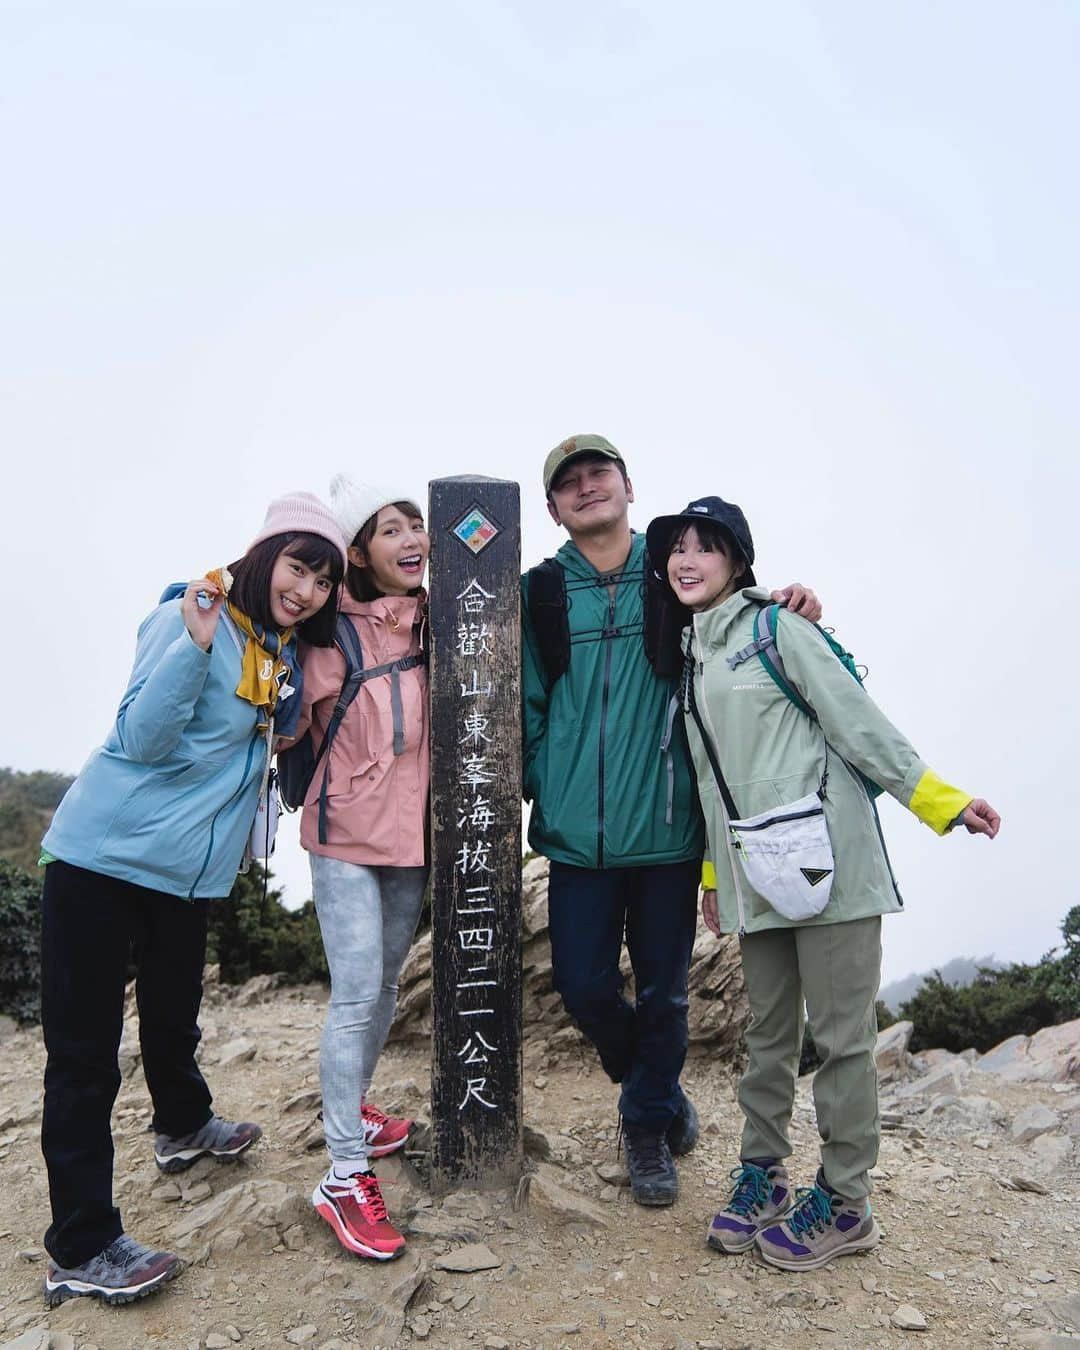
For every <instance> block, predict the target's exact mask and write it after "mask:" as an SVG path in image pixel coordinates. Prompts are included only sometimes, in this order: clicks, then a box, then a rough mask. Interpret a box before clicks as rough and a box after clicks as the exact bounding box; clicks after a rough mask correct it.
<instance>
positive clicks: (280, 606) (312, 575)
mask: <svg viewBox="0 0 1080 1350" xmlns="http://www.w3.org/2000/svg"><path fill="white" fill-rule="evenodd" d="M333 590H334V582H333V581H332V579H331V577H330V566H329V564H328V563H323V564H322V566H321V567H319V568H311V567H309V566H308V565H307V563H305V562H302V561H301V560H300V559H299V558H294V557H293V555H292V554H291V553H279V554H278V556H277V561H276V562H275V563H274V570H273V571H272V572H271V573H270V616H271V618H272V619H273V621H274V626H275V628H292V627H293V625H294V624H298V623H302V622H303V621H304V620H305V619H310V618H311V616H312V615H313V614H317V613H318V612H319V610H320V609H322V607H323V605H325V604H326V602H327V600H329V599H330V596H331V595H332V594H333Z"/></svg>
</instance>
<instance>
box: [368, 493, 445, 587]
mask: <svg viewBox="0 0 1080 1350" xmlns="http://www.w3.org/2000/svg"><path fill="white" fill-rule="evenodd" d="M404 507H405V503H397V504H395V505H393V506H384V507H383V508H382V510H381V511H380V512H379V514H378V516H377V517H376V520H375V532H374V534H372V536H371V538H370V539H368V540H367V541H366V543H365V544H364V545H363V546H362V547H361V546H359V545H357V544H353V545H352V547H351V548H350V549H349V561H350V562H351V563H352V564H353V565H354V566H356V567H360V568H367V569H369V571H370V575H371V580H372V582H374V585H375V588H376V589H377V590H379V591H381V592H382V594H383V595H408V593H409V592H410V591H413V590H415V589H416V588H417V587H418V586H419V585H420V584H421V583H422V582H423V580H424V568H425V567H427V560H428V552H429V550H430V548H431V542H430V540H429V539H428V533H427V530H425V529H424V518H423V516H421V515H420V514H419V513H418V512H416V511H415V509H414V508H411V507H410V508H408V509H407V510H406V509H404ZM366 529H367V527H366V526H365V527H364V529H363V530H361V532H360V533H361V534H363V533H364V532H365V530H366ZM358 538H359V536H358Z"/></svg>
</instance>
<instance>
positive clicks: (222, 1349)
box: [203, 1331, 232, 1350]
mask: <svg viewBox="0 0 1080 1350" xmlns="http://www.w3.org/2000/svg"><path fill="white" fill-rule="evenodd" d="M203 1344H204V1345H205V1346H206V1350H228V1347H229V1346H230V1345H231V1344H232V1341H230V1340H229V1338H228V1336H226V1335H225V1333H224V1332H223V1331H211V1332H210V1334H209V1335H208V1336H207V1338H206V1340H205V1341H204V1342H203Z"/></svg>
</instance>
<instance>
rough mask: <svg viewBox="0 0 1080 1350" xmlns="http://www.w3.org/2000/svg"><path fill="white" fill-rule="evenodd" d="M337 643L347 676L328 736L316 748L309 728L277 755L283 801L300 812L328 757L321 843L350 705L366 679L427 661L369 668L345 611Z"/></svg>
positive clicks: (404, 659) (422, 656) (401, 660)
mask: <svg viewBox="0 0 1080 1350" xmlns="http://www.w3.org/2000/svg"><path fill="white" fill-rule="evenodd" d="M334 646H335V647H337V649H338V651H339V652H341V654H342V656H343V657H344V658H345V679H344V680H343V681H342V685H341V692H340V693H339V694H338V700H337V702H336V703H335V704H334V711H333V712H332V713H331V714H330V721H329V722H328V723H327V725H326V735H325V736H324V737H323V739H322V744H321V745H320V746H319V748H318V750H317V751H316V750H315V748H314V744H313V742H312V738H311V728H310V727H309V728H308V730H307V731H305V732H304V734H303V736H301V737H300V739H299V740H298V741H297V742H296V744H295V745H290V746H289V748H288V749H287V750H279V751H278V757H277V775H278V790H279V791H280V793H281V800H282V803H283V804H284V806H285V808H286V809H287V810H289V811H297V810H299V808H300V807H301V806H303V804H304V799H305V798H306V797H307V794H308V789H309V788H310V787H311V783H312V780H313V779H314V777H315V770H316V769H317V768H318V766H319V761H320V760H321V759H322V758H323V757H324V756H325V758H326V767H325V769H324V770H323V778H322V784H321V786H320V788H319V843H320V844H325V843H326V812H327V790H328V786H329V783H330V748H331V746H332V745H333V741H334V737H335V736H336V735H337V732H338V727H340V726H341V722H342V719H343V718H344V716H345V713H346V712H347V710H348V707H349V704H350V703H352V702H353V700H354V699H355V698H356V696H357V694H358V693H359V692H360V686H361V685H362V684H364V683H366V681H368V680H373V679H374V678H375V677H376V676H377V675H390V676H391V677H392V678H394V679H396V677H397V673H398V672H399V671H402V670H412V669H413V667H414V666H422V665H424V664H425V663H426V661H427V654H426V653H425V652H423V651H421V652H419V653H418V654H417V655H415V656H401V657H398V659H397V660H396V661H387V662H385V663H384V664H383V665H381V666H372V667H371V668H370V669H369V670H365V669H364V650H363V648H362V647H361V645H360V635H359V633H357V631H356V628H355V627H354V625H353V623H352V621H351V620H350V619H349V618H348V617H347V616H346V615H344V614H339V615H338V619H337V626H336V627H335V629H334ZM396 702H397V704H398V706H400V700H396ZM403 748H404V747H403V746H401V747H399V745H398V735H397V732H396V730H395V736H394V753H395V754H396V755H398V754H401V751H402V749H403Z"/></svg>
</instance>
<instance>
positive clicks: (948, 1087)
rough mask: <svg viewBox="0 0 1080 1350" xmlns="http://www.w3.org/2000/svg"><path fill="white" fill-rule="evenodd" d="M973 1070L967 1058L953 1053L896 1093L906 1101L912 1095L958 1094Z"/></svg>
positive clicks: (898, 1089)
mask: <svg viewBox="0 0 1080 1350" xmlns="http://www.w3.org/2000/svg"><path fill="white" fill-rule="evenodd" d="M890 1030H891V1028H890ZM971 1072H972V1070H971V1065H970V1064H969V1063H968V1062H967V1060H966V1059H961V1058H960V1056H959V1055H953V1056H951V1057H950V1058H949V1059H948V1060H945V1061H944V1062H942V1063H940V1064H935V1065H934V1067H933V1068H932V1069H930V1071H929V1072H928V1073H926V1074H925V1075H924V1076H923V1077H922V1078H914V1079H912V1080H911V1082H909V1083H905V1084H904V1085H903V1086H902V1087H899V1088H897V1089H896V1092H895V1095H896V1096H897V1097H899V1098H900V1099H901V1100H904V1101H906V1100H907V1099H908V1098H910V1097H933V1096H936V1095H937V1094H938V1093H941V1092H947V1093H952V1095H953V1096H958V1095H959V1094H960V1092H961V1091H962V1090H963V1087H964V1084H965V1083H966V1082H967V1080H968V1078H969V1077H970V1076H971Z"/></svg>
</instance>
